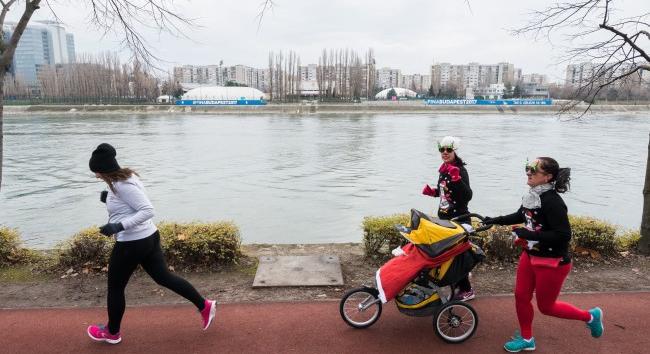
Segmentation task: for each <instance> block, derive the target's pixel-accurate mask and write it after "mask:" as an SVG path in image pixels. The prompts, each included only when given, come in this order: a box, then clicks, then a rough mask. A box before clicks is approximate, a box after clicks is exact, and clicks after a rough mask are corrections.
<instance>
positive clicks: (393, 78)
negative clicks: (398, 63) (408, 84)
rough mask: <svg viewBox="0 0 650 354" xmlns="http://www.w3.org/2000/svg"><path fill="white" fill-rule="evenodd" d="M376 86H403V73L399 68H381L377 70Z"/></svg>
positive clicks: (384, 87) (385, 87)
mask: <svg viewBox="0 0 650 354" xmlns="http://www.w3.org/2000/svg"><path fill="white" fill-rule="evenodd" d="M376 76H377V80H376V81H375V83H376V86H377V87H378V88H380V89H382V90H384V89H387V88H389V87H401V86H402V82H401V80H402V73H401V71H400V70H399V69H391V68H381V69H378V70H377V74H376Z"/></svg>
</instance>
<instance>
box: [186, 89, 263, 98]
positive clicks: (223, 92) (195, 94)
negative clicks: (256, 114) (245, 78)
mask: <svg viewBox="0 0 650 354" xmlns="http://www.w3.org/2000/svg"><path fill="white" fill-rule="evenodd" d="M264 99H266V95H265V94H264V92H262V91H260V90H258V89H256V88H252V87H236V86H233V87H224V86H204V87H197V88H194V89H191V90H189V91H187V92H186V93H185V94H184V95H183V97H182V100H264Z"/></svg>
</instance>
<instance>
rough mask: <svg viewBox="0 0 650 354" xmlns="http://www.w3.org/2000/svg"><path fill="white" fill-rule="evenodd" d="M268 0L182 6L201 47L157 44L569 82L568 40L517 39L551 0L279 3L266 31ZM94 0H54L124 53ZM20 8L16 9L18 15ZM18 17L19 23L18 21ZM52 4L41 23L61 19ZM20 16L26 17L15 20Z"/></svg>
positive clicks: (95, 44) (248, 60) (79, 31)
mask: <svg viewBox="0 0 650 354" xmlns="http://www.w3.org/2000/svg"><path fill="white" fill-rule="evenodd" d="M261 2H262V1H261V0H240V1H232V0H231V1H222V0H212V1H210V0H193V1H183V0H181V1H176V2H175V3H176V4H177V8H178V10H179V12H180V13H181V14H183V15H184V16H186V17H191V18H196V22H197V23H198V24H199V25H200V26H201V27H198V28H188V29H186V31H185V34H186V35H187V36H188V37H190V38H191V40H188V39H185V38H178V37H174V36H170V35H164V34H163V35H160V34H158V33H155V32H153V31H151V30H148V31H147V38H148V40H149V41H150V43H151V45H152V46H153V47H154V51H155V52H156V54H158V55H159V56H160V57H161V58H163V59H165V60H166V61H168V62H166V63H162V64H161V66H162V67H164V68H171V67H173V66H175V65H182V64H217V63H218V62H219V60H223V61H224V65H235V64H244V65H249V66H253V67H260V68H263V67H266V66H267V65H268V64H267V63H268V53H269V51H271V50H274V51H278V50H294V51H296V52H297V53H298V55H300V58H301V62H302V63H303V64H308V63H317V62H318V56H319V55H320V52H321V51H322V49H323V48H350V49H354V50H357V52H359V53H360V54H363V53H364V52H365V51H366V50H367V48H373V49H374V51H375V57H376V60H377V66H378V67H385V66H387V67H392V68H398V69H401V70H402V73H403V74H414V73H421V74H429V73H430V66H431V64H432V63H433V62H450V63H453V64H465V63H469V62H479V63H484V64H492V63H497V62H502V61H506V62H511V63H513V64H515V66H516V67H519V68H522V69H523V71H524V73H533V72H535V73H544V74H547V75H548V76H549V79H550V80H551V81H557V80H560V79H562V78H563V77H564V70H565V67H566V64H558V62H559V58H558V57H559V55H561V54H562V48H561V45H562V44H566V43H563V42H562V41H561V40H559V41H557V40H554V45H551V44H550V43H548V41H546V40H541V41H537V42H535V41H534V40H533V39H532V38H526V37H514V36H512V35H511V34H510V33H509V31H508V30H509V29H511V28H514V27H517V26H520V25H523V24H524V23H525V22H526V19H527V18H528V16H527V14H528V13H530V11H531V10H533V9H543V8H544V7H545V6H548V5H550V4H552V3H553V2H554V1H548V0H525V1H521V0H497V1H485V0H480V1H479V0H470V1H469V3H470V6H471V10H470V8H468V6H467V4H466V2H465V1H464V0H445V1H443V0H401V1H398V0H393V1H383V0H375V1H367V0H275V3H276V5H275V7H274V8H273V10H272V11H270V12H267V13H266V15H265V17H264V20H263V22H262V27H261V28H260V29H259V31H258V24H257V18H256V16H257V14H258V12H259V10H260V4H261ZM83 3H84V1H82V0H79V1H70V0H63V1H57V2H53V5H52V6H53V8H54V9H55V10H56V12H57V15H58V16H59V17H60V18H61V19H62V20H63V21H64V23H65V25H66V29H67V30H68V32H71V33H73V34H74V36H75V42H76V50H77V53H96V52H100V51H106V50H114V51H117V50H119V49H120V46H119V41H118V40H117V36H108V37H106V38H103V39H101V33H99V32H97V31H94V30H92V28H91V27H90V26H89V17H88V15H89V13H90V10H89V8H84V6H83V5H79V4H83ZM616 3H619V4H618V6H619V7H620V8H622V9H621V13H630V14H638V13H641V12H644V11H645V12H647V11H649V10H650V9H648V8H649V7H650V6H649V5H648V0H617V1H616ZM18 12H19V11H17V9H16V10H14V11H11V12H10V14H11V15H12V16H18V15H19V14H18ZM10 17H11V16H10ZM52 17H53V16H52V15H51V12H50V11H49V10H48V9H47V7H46V6H43V8H42V9H40V10H39V11H38V13H37V15H36V16H35V18H37V19H52ZM10 19H13V20H16V18H15V17H11V18H10Z"/></svg>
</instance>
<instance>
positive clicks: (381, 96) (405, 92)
mask: <svg viewBox="0 0 650 354" xmlns="http://www.w3.org/2000/svg"><path fill="white" fill-rule="evenodd" d="M390 90H395V93H396V94H397V97H398V98H399V97H409V98H414V97H417V95H418V94H417V93H415V91H412V90H409V89H405V88H401V87H390V88H387V89H385V90H382V91H380V92H378V93H377V94H376V95H375V99H376V100H387V99H388V93H389V92H390Z"/></svg>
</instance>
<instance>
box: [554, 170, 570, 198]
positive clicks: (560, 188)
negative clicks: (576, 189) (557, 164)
mask: <svg viewBox="0 0 650 354" xmlns="http://www.w3.org/2000/svg"><path fill="white" fill-rule="evenodd" d="M570 188H571V169H570V168H568V167H563V168H560V169H559V170H558V171H557V176H555V191H556V192H558V193H564V192H566V191H568V190H569V189H570Z"/></svg>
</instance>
